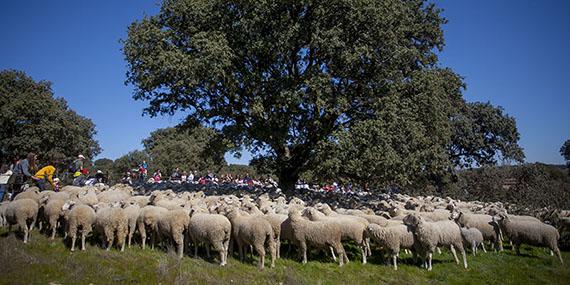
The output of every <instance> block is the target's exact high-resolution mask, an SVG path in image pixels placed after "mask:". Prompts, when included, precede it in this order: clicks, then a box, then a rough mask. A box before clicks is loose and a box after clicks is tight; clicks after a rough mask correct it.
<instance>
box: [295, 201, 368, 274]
mask: <svg viewBox="0 0 570 285" xmlns="http://www.w3.org/2000/svg"><path fill="white" fill-rule="evenodd" d="M323 210H324V211H326V212H325V213H324V214H323V213H321V212H319V211H317V210H316V209H315V208H312V207H308V208H306V209H305V215H306V216H307V218H309V220H311V221H322V220H327V221H331V222H334V223H338V224H339V227H340V230H341V238H342V240H352V241H354V242H355V243H356V244H358V245H359V246H360V248H361V253H362V263H363V264H366V256H367V255H369V251H368V243H367V237H366V227H367V226H368V224H369V223H368V221H367V220H366V219H363V218H360V217H356V216H348V215H340V214H336V213H333V211H332V210H331V209H330V208H328V205H327V206H325V207H324V208H323ZM327 214H328V215H327ZM344 257H345V263H348V257H346V255H345V256H344ZM333 258H334V257H333Z"/></svg>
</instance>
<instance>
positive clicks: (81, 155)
mask: <svg viewBox="0 0 570 285" xmlns="http://www.w3.org/2000/svg"><path fill="white" fill-rule="evenodd" d="M77 157H78V158H82V159H85V156H83V154H80V155H78V156H77Z"/></svg>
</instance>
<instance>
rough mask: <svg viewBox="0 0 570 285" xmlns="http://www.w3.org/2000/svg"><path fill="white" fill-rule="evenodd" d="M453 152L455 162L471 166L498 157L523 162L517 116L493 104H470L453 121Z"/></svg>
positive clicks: (494, 160)
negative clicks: (510, 114)
mask: <svg viewBox="0 0 570 285" xmlns="http://www.w3.org/2000/svg"><path fill="white" fill-rule="evenodd" d="M452 123H453V128H454V132H453V141H452V143H451V144H450V153H451V156H452V158H453V161H454V163H455V165H458V166H462V167H468V166H473V165H475V166H480V165H493V164H496V162H497V158H503V159H508V160H515V161H518V162H522V161H523V160H524V153H523V150H522V148H521V147H520V146H519V145H518V144H517V142H518V140H519V138H520V135H519V133H518V131H517V127H516V122H515V119H514V118H513V117H511V116H509V115H506V114H503V109H502V108H501V107H493V106H492V105H491V104H490V103H478V102H477V103H469V104H466V105H465V107H464V108H463V109H462V110H460V112H458V113H457V114H456V115H455V116H454V117H453V120H452Z"/></svg>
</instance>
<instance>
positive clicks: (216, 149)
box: [141, 127, 227, 173]
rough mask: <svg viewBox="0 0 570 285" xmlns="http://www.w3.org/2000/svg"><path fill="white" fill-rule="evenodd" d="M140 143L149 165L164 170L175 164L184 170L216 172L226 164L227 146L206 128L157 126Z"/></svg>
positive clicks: (212, 131)
mask: <svg viewBox="0 0 570 285" xmlns="http://www.w3.org/2000/svg"><path fill="white" fill-rule="evenodd" d="M143 145H144V148H145V152H146V153H147V154H148V155H149V157H150V162H151V164H152V167H153V168H154V169H157V168H158V169H161V171H162V172H163V173H171V172H172V171H173V170H174V168H176V167H180V169H181V170H184V171H189V170H197V171H200V172H206V171H217V170H219V169H220V168H221V167H222V166H223V165H225V159H224V154H225V152H226V150H227V146H226V145H225V144H224V141H223V140H221V138H220V137H219V136H218V134H217V133H216V132H215V131H214V130H213V129H209V128H203V127H195V128H191V129H188V128H183V127H178V128H165V129H158V130H156V131H154V132H152V133H151V134H150V137H148V138H146V139H144V140H143ZM147 161H148V160H147ZM141 162H142V161H141Z"/></svg>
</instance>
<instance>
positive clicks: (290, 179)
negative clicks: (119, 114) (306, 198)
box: [279, 168, 299, 196]
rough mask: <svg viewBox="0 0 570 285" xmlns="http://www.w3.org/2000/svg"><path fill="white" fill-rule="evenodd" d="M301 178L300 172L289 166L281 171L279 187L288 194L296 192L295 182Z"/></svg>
mask: <svg viewBox="0 0 570 285" xmlns="http://www.w3.org/2000/svg"><path fill="white" fill-rule="evenodd" d="M298 180H299V173H298V172H297V171H295V170H291V169H289V168H285V169H281V171H279V188H281V191H283V193H285V195H287V196H292V195H294V194H295V192H296V191H295V184H296V183H297V181H298Z"/></svg>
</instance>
